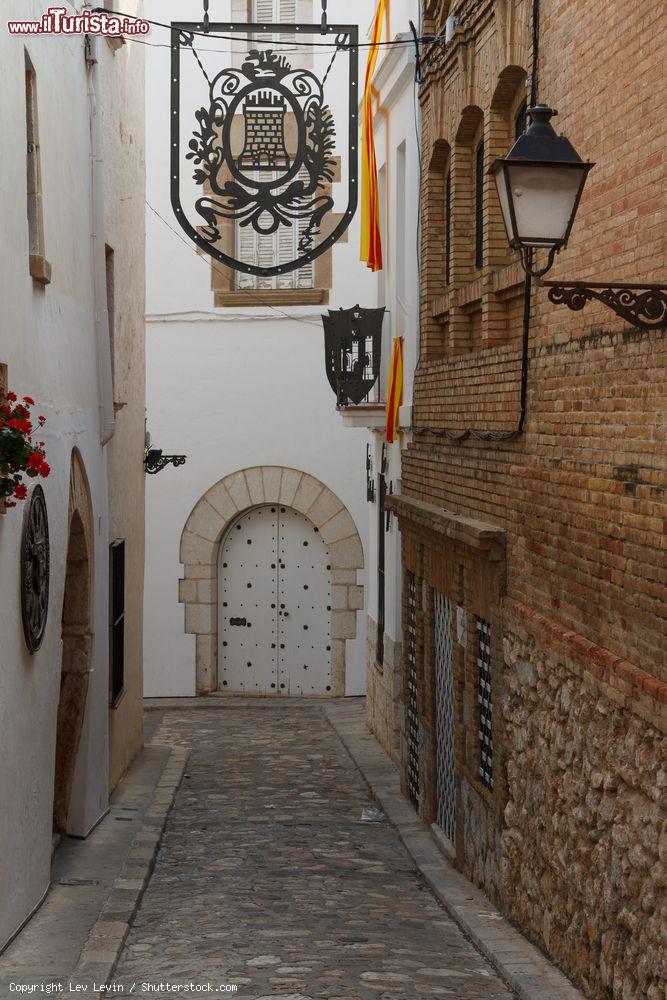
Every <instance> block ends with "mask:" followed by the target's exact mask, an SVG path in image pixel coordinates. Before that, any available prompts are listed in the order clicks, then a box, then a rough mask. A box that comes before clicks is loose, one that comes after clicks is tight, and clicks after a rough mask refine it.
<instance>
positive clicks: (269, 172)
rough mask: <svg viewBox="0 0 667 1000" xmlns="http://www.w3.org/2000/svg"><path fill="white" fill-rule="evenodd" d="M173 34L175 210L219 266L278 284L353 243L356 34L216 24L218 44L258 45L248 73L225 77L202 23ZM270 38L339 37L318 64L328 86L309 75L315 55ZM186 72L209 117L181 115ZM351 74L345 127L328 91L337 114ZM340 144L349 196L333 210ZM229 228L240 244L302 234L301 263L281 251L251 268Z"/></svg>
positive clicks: (297, 244)
mask: <svg viewBox="0 0 667 1000" xmlns="http://www.w3.org/2000/svg"><path fill="white" fill-rule="evenodd" d="M171 28H172V41H171V50H172V59H171V69H172V73H171V105H172V107H171V111H172V114H171V121H172V127H171V201H172V207H173V209H174V212H175V213H176V218H177V219H178V221H179V223H180V225H181V227H182V228H183V229H184V231H185V232H186V233H187V235H188V236H189V237H190V239H191V240H192V241H193V243H195V244H196V245H197V246H198V247H200V249H202V250H204V251H205V252H206V253H207V254H208V255H210V256H211V257H212V258H214V259H216V260H218V261H220V262H221V263H223V264H226V265H227V266H228V267H231V268H234V269H235V270H237V271H241V272H245V273H247V274H254V275H258V276H262V277H272V276H275V275H279V274H284V273H286V272H289V271H293V270H295V269H297V268H299V267H303V266H304V265H306V264H309V263H310V262H311V261H313V260H314V259H315V258H316V257H319V256H320V255H321V254H323V253H324V252H325V251H326V250H328V249H329V248H330V247H331V246H333V244H334V243H335V242H336V241H337V240H338V239H339V238H340V237H341V236H342V235H343V233H344V232H345V230H346V229H347V227H348V226H349V224H350V222H351V220H352V218H353V216H354V213H355V211H356V206H357V159H358V151H357V105H358V87H357V84H358V65H357V63H358V54H357V27H356V25H327V24H326V23H324V24H298V25H295V24H261V25H260V24H210V25H209V26H208V29H207V30H209V31H210V34H209V35H207V36H206V38H207V41H208V39H210V40H211V41H213V39H214V38H215V34H216V32H219V33H221V34H224V35H227V36H229V35H230V34H231V35H234V34H238V35H239V36H246V38H245V39H244V38H243V37H242V40H248V41H250V39H251V38H253V37H254V38H255V39H256V45H257V47H256V48H250V51H248V53H247V55H246V56H245V58H243V59H241V60H239V62H240V66H239V68H236V67H233V66H232V67H227V68H224V69H222V70H220V69H219V68H218V67H216V66H215V65H214V62H215V61H217V62H218V64H219V60H220V55H216V54H215V53H213V54H211V53H210V52H209V51H204V49H206V50H208V49H210V43H209V44H207V45H206V46H204V45H201V50H202V51H199V48H200V42H201V41H202V38H201V36H200V35H198V34H197V31H198V29H200V28H201V25H200V24H193V23H190V22H174V23H173V24H172V26H171ZM267 32H268V33H270V34H276V35H281V36H283V39H285V36H289V38H292V39H294V38H298V39H299V41H300V42H301V43H303V42H304V41H305V39H307V38H308V36H309V35H312V36H316V37H317V39H318V42H319V43H321V40H322V35H323V34H324V35H325V37H331V48H326V47H325V48H323V49H322V50H321V51H322V52H323V53H325V55H323V56H317V57H316V59H317V60H318V64H319V61H320V60H321V61H322V66H321V67H320V69H321V72H320V74H319V76H318V75H317V74H316V73H315V72H314V71H313V70H311V69H307V68H303V65H302V64H303V62H306V61H307V60H308V58H309V57H308V56H306V55H305V54H302V52H303V50H302V49H300V48H298V47H297V48H294V47H292V48H290V46H289V42H287V41H286V40H282V39H280V38H279V39H278V41H276V42H275V45H274V48H271V47H268V48H267V47H265V45H264V44H260V43H261V42H263V39H261V35H262V34H264V33H267ZM267 41H268V39H267ZM251 44H252V43H251ZM283 48H287V49H288V50H289V52H288V55H283V54H282V51H281V49H283ZM318 51H319V50H318ZM310 58H311V59H312V57H310ZM186 60H187V63H186ZM300 64H301V65H300ZM185 66H187V73H188V74H189V75H188V81H191V80H192V79H193V76H192V74H194V78H195V79H196V80H197V86H198V87H199V88H200V91H201V94H202V98H201V100H202V106H200V107H199V108H197V107H196V106H195V107H184V106H182V99H183V94H184V93H185V91H186V89H187V90H188V91H189V90H190V87H189V85H188V87H187V88H186V87H185V86H184V84H183V81H184V74H185V72H186V70H185V69H184V67H185ZM343 76H344V78H345V80H346V86H347V99H346V106H345V115H346V118H347V122H346V126H347V127H346V128H343V129H341V128H340V125H338V126H337V124H336V122H335V120H334V111H333V110H332V107H331V102H329V101H328V100H327V96H326V94H325V90H330V89H331V90H332V92H333V93H334V94H335V104H336V114H338V112H339V110H340V107H341V103H342V100H341V96H340V93H339V91H340V89H341V85H342V78H343ZM334 81H335V83H334ZM338 136H341V137H346V138H345V139H344V144H343V145H342V146H341V148H340V151H339V153H338V157H339V158H340V162H341V168H342V172H343V174H344V176H345V178H346V180H347V198H346V204H345V205H341V206H340V207H338V202H339V200H342V199H339V198H338V197H337V199H336V201H337V207H336V212H334V198H333V195H332V184H333V182H334V179H335V177H336V172H337V167H338V159H337V141H338V140H337V137H338ZM186 150H187V151H186ZM230 224H231V225H233V226H234V227H235V229H236V232H237V234H238V233H241V232H242V231H244V230H245V231H247V232H253V233H256V234H257V235H258V237H260V238H261V237H270V236H273V234H277V235H278V239H280V237H281V236H282V235H283V234H286V235H287V236H289V235H290V234H298V235H297V236H296V237H295V238H294V239H293V240H292V242H291V246H292V248H293V249H292V250H291V251H290V253H291V259H287V255H286V254H285V253H284V252H281V254H280V255H279V256H280V259H279V260H278V259H276V260H274V261H273V262H272V263H271V265H270V266H269V265H268V264H267V262H264V263H263V264H260V263H259V261H248V260H242V259H241V257H240V249H239V247H238V246H233V245H232V244H233V243H234V242H240V241H239V240H238V236H237V240H236V241H234V240H230V238H229V235H228V233H229V229H228V226H229V225H230ZM286 242H288V241H287V240H285V239H283V241H282V243H281V246H283V247H284V245H285V243H286Z"/></svg>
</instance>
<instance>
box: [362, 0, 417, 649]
mask: <svg viewBox="0 0 667 1000" xmlns="http://www.w3.org/2000/svg"><path fill="white" fill-rule="evenodd" d="M411 19H412V21H413V22H414V23H415V25H417V24H418V23H419V4H418V3H417V2H416V0H393V2H392V4H391V25H390V31H391V33H392V37H395V36H396V34H397V33H399V32H400V33H403V32H405V31H406V29H407V27H408V25H409V21H410V20H411ZM414 69H415V64H414V49H413V47H412V46H408V45H406V46H405V47H401V48H398V47H397V48H396V49H386V50H385V51H384V52H383V53H382V55H381V56H380V58H379V60H378V66H377V69H376V72H375V77H374V80H373V83H374V86H375V88H376V90H377V91H378V95H379V107H380V109H381V110H380V111H379V112H378V113H377V114H376V115H375V120H374V127H375V143H376V155H377V163H378V172H379V174H380V176H381V177H383V178H384V184H383V185H382V188H381V190H382V192H383V194H384V199H383V206H382V210H383V220H384V221H383V257H384V264H385V266H384V268H383V270H382V271H381V272H378V274H377V275H376V276H375V279H374V280H375V289H374V292H375V294H376V296H377V302H378V305H386V307H387V309H388V310H389V311H390V315H391V334H392V336H394V337H395V336H402V337H403V375H404V378H403V407H402V410H401V417H402V423H404V424H405V426H406V428H407V427H408V426H409V423H410V413H411V406H412V385H413V378H414V370H415V367H416V365H417V360H418V357H417V352H418V349H419V270H418V258H417V226H418V219H419V188H420V177H419V155H418V143H417V132H416V128H415V115H416V114H417V113H418V107H417V97H416V89H415V82H414ZM401 150H402V152H401ZM401 156H403V157H404V165H403V167H402V168H401V166H400V165H399V157H401ZM401 169H402V170H403V172H404V176H400V174H401ZM400 271H402V272H403V275H402V277H399V272H400ZM409 437H410V435H409V430H407V429H406V430H405V431H404V432H402V433H401V434H400V436H399V438H398V439H397V441H396V442H394V443H393V444H391V445H387V451H386V471H385V478H386V483H387V491H389V489H390V485H391V487H392V488H393V492H394V493H398V492H400V479H401V449H402V448H404V447H405V446H406V445H407V443H408V441H409ZM368 439H369V441H370V442H371V447H372V453H373V466H374V474H375V483H376V491H377V476H378V474H379V472H380V468H381V461H382V446H383V442H384V433H383V432H371V433H370V434H369V438H368ZM367 532H368V549H367V551H368V562H367V565H368V576H369V585H368V593H367V604H366V607H367V610H368V613H369V615H370V616H371V617H372V618H373V619H374V620H375V621H377V612H378V572H377V568H378V567H377V564H378V507H377V497H376V503H375V504H372V505H370V506H369V508H368V529H367ZM400 552H401V539H400V532H399V530H398V522H397V520H396V518H395V517H392V518H391V520H390V528H389V531H388V532H386V533H385V632H386V633H387V634H388V635H389V636H390V637H391V638H392V639H393V640H395V641H396V642H400V641H401V557H400Z"/></svg>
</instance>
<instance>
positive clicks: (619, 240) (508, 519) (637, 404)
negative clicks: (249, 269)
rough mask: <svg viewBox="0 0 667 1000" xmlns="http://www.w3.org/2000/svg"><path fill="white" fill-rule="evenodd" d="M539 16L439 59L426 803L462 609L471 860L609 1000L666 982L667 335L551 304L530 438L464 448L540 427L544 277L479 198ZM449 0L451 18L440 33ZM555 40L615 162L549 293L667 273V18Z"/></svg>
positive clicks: (426, 206) (565, 962)
mask: <svg viewBox="0 0 667 1000" xmlns="http://www.w3.org/2000/svg"><path fill="white" fill-rule="evenodd" d="M531 7H532V4H529V3H527V2H525V0H507V2H506V3H501V4H498V3H491V2H490V0H488V2H486V0H482V2H481V3H475V2H473V0H470V2H469V3H464V4H462V5H458V7H457V11H458V15H459V20H460V25H459V27H458V29H457V32H456V35H455V37H454V41H453V43H452V44H451V45H450V46H448V47H447V48H446V49H445V50H444V52H442V49H439V50H438V51H439V52H440V53H442V54H440V55H437V56H434V57H433V58H429V56H428V55H427V57H426V59H425V70H426V79H425V83H424V85H423V87H422V91H421V110H422V119H423V128H422V136H423V148H422V165H423V173H422V176H423V191H422V195H423V198H422V230H421V234H422V309H421V333H422V338H421V360H420V364H419V367H418V369H417V372H416V377H415V389H414V410H413V423H414V426H415V428H417V429H418V428H426V429H428V430H426V432H424V433H422V434H415V436H414V439H413V442H412V444H411V445H410V446H409V447H408V449H407V450H406V452H405V453H404V457H403V471H402V492H403V497H402V499H401V498H397V499H395V500H394V501H390V504H389V505H390V506H393V509H394V510H395V511H396V513H397V515H398V517H399V522H400V525H401V531H402V536H403V563H404V566H405V568H406V571H408V572H412V573H414V574H415V576H416V577H417V578H418V581H419V586H418V588H417V590H418V592H419V595H420V596H419V608H418V631H419V643H418V660H419V662H418V677H419V716H420V735H419V739H420V752H421V753H420V768H421V772H420V773H421V797H420V802H419V811H420V814H421V815H422V817H423V819H424V820H426V821H427V822H432V821H433V819H434V816H435V814H436V811H437V794H438V792H437V784H438V781H437V778H438V775H437V767H436V758H437V746H436V743H437V733H436V728H437V727H436V724H435V712H436V705H435V696H434V671H435V669H436V664H435V651H434V643H433V629H434V620H433V593H434V591H438V592H440V593H443V594H444V595H445V596H447V597H449V598H450V599H451V600H452V603H453V606H454V608H456V606H459V607H461V608H465V610H466V612H467V637H466V641H465V642H464V643H458V642H457V643H455V646H454V653H453V669H454V676H455V685H454V696H453V697H454V717H455V727H456V736H455V778H456V812H457V824H456V845H455V847H456V857H457V861H458V864H459V865H460V867H461V868H462V869H463V870H464V871H466V873H467V874H468V875H469V876H470V877H471V878H473V879H474V880H475V881H476V882H477V883H478V884H479V885H482V886H483V887H484V888H485V889H486V891H487V892H488V893H489V895H490V896H492V898H493V899H494V900H496V901H497V902H498V903H499V904H500V905H501V907H503V908H504V909H505V911H506V912H507V913H508V914H509V916H510V917H511V918H512V919H513V920H515V922H516V923H517V924H518V925H519V926H520V927H521V928H522V929H523V930H524V931H525V932H526V933H527V934H529V935H530V936H531V937H533V938H534V939H535V940H536V941H537V942H538V943H539V944H540V945H541V946H542V947H543V948H544V949H545V950H546V951H548V952H549V953H550V954H551V955H552V956H553V957H554V958H555V960H556V961H558V962H559V964H561V965H562V966H563V968H565V969H566V971H567V972H568V973H569V974H570V975H572V976H573V977H574V978H575V979H576V980H577V982H579V983H580V984H581V985H582V987H583V988H584V990H585V991H586V992H587V993H588V994H589V995H590V996H595V997H609V996H614V997H616V996H618V997H625V996H632V997H635V996H637V997H650V998H651V1000H653V998H657V997H658V996H661V995H662V992H663V990H664V989H665V986H666V985H667V977H666V975H665V970H664V968H663V967H661V965H660V957H659V954H658V950H657V949H658V937H657V933H658V932H657V926H658V923H659V914H660V908H661V906H664V887H663V886H664V883H663V882H662V881H661V880H662V879H664V870H663V867H662V866H663V865H664V861H665V856H664V855H665V849H666V848H665V847H664V845H663V847H662V848H661V850H662V854H661V855H660V857H658V837H659V832H660V829H661V824H662V823H663V821H664V812H662V811H661V808H660V800H661V796H662V797H664V789H663V788H662V784H661V782H662V781H664V771H663V770H661V768H662V767H663V764H664V740H663V736H664V733H665V727H666V723H665V704H666V703H667V657H666V656H665V653H666V652H667V641H666V639H667V636H666V630H665V615H664V611H665V605H664V584H665V574H664V543H665V527H664V526H665V523H667V521H666V520H665V513H666V511H665V506H664V484H665V468H664V466H665V462H664V456H665V444H664V435H663V431H664V413H665V384H666V380H665V362H666V360H667V358H666V351H665V331H664V329H662V330H653V331H645V330H644V331H642V330H638V329H631V328H629V326H628V324H627V323H624V321H622V320H621V319H620V318H618V317H617V316H616V315H615V314H614V313H612V312H611V311H609V310H608V309H606V308H605V307H603V306H601V305H595V304H592V305H589V306H587V307H586V309H585V310H584V311H583V312H581V313H572V312H570V311H568V310H567V309H565V308H564V307H559V306H555V305H552V304H550V303H549V302H548V300H547V295H546V291H545V290H544V289H541V288H533V291H532V295H531V302H530V305H531V324H530V342H529V372H528V385H527V420H526V424H525V433H524V434H523V435H521V436H520V437H518V438H517V439H516V440H514V441H512V442H504V443H501V442H496V443H490V442H483V441H478V440H476V439H475V438H474V437H469V438H468V439H467V440H466V441H464V442H462V443H458V444H457V443H453V442H451V441H448V440H447V438H446V437H445V436H444V435H443V432H444V429H448V430H450V431H453V432H459V433H460V432H462V431H465V430H466V429H469V428H475V429H478V430H494V431H508V430H511V429H513V428H515V427H516V426H517V421H518V417H519V407H520V369H521V335H522V315H523V291H524V287H523V283H522V272H521V271H520V269H519V267H518V264H517V262H516V260H515V259H514V257H513V255H512V254H511V253H510V252H509V251H508V249H507V245H506V238H505V234H504V229H503V227H502V221H501V219H500V213H499V208H498V205H497V200H496V196H495V191H494V189H493V187H492V184H493V182H492V180H491V179H490V178H488V177H487V179H486V182H485V186H484V190H483V206H484V245H483V249H484V253H483V263H482V267H481V268H477V267H475V266H474V257H473V255H472V247H473V242H472V241H473V237H474V219H473V213H472V205H473V195H474V191H473V188H472V186H471V185H472V184H473V173H474V171H473V160H472V154H473V152H474V150H475V149H476V147H477V144H478V142H479V141H480V138H482V139H483V141H484V149H485V161H486V162H485V168H486V169H488V166H489V165H490V163H491V162H492V160H493V159H494V158H495V157H496V156H498V155H502V154H504V153H505V152H506V151H507V149H508V148H509V147H510V146H511V144H512V141H513V129H514V126H515V117H516V115H517V114H518V112H519V110H520V107H521V103H522V101H523V99H524V98H525V95H526V86H525V82H526V78H530V76H531V73H532V71H533V67H532V56H531ZM447 8H448V5H447V4H444V3H440V4H437V3H431V4H430V5H429V7H428V10H427V11H426V14H427V17H428V18H430V21H428V22H427V25H426V27H427V29H428V28H429V25H430V26H431V27H433V26H434V25H436V26H437V25H442V24H443V22H444V17H445V16H446V14H447V12H448V10H447ZM540 26H541V27H540V61H539V72H538V81H539V88H538V95H539V99H540V100H542V101H546V102H548V103H550V104H551V105H552V106H553V107H555V108H557V109H558V111H559V117H558V118H557V119H556V120H555V125H556V128H557V129H558V130H559V131H562V132H563V133H564V134H566V135H567V136H568V138H569V139H570V140H571V141H572V143H573V144H574V146H575V148H576V149H577V150H578V151H579V153H580V154H581V156H582V158H584V159H589V160H594V161H597V165H596V167H595V168H594V170H593V171H592V172H591V174H590V176H589V179H588V182H587V187H586V190H585V193H584V197H583V199H582V202H581V205H580V209H579V213H578V217H577V221H576V222H575V226H574V230H573V234H572V237H571V245H570V247H569V248H568V249H566V250H565V251H563V253H562V254H561V255H560V257H559V258H558V261H557V263H556V265H555V267H554V270H553V273H552V274H551V275H549V277H550V278H551V277H553V278H558V277H562V278H564V279H572V280H585V279H588V280H591V281H593V280H597V281H604V280H611V279H616V280H619V281H626V282H636V283H641V282H651V281H653V282H658V281H660V279H661V278H662V279H663V280H664V264H665V240H666V236H665V232H666V227H665V205H664V188H665V179H666V173H667V171H666V170H665V149H667V143H666V141H665V138H666V137H665V125H664V121H663V115H662V112H661V111H660V108H664V104H665V98H666V96H667V78H666V77H665V74H664V72H662V70H661V65H662V59H663V52H664V48H665V40H666V35H667V23H666V19H665V17H664V14H663V13H662V12H661V11H660V9H659V7H658V6H654V5H650V4H649V5H647V4H643V3H640V2H638V0H633V2H627V3H624V4H621V3H620V2H618V3H617V2H613V3H610V4H606V5H604V20H602V19H601V9H600V4H599V3H598V2H596V0H576V2H575V0H570V2H563V0H541V3H540ZM434 51H435V50H434ZM448 173H450V184H451V190H452V202H451V204H452V222H451V230H450V232H451V245H452V249H451V255H450V283H449V285H446V283H445V261H444V245H445V218H446V216H445V212H444V195H445V184H446V177H447V174H448ZM494 533H495V534H496V539H495V542H494V541H493V535H494ZM404 613H405V608H404ZM477 617H481V618H483V619H484V620H485V621H488V622H489V623H490V624H491V635H492V683H491V686H492V692H491V695H492V697H491V701H492V703H493V757H494V768H493V788H492V789H490V788H488V787H485V786H484V784H483V783H481V782H480V780H479V776H478V775H477V774H476V773H475V769H476V766H477V755H478V751H479V747H478V744H477V742H476V741H477V740H478V731H479V719H478V715H477V713H478V711H479V709H478V702H477V693H478V691H477V684H478V681H479V677H478V672H477V669H476V658H475V650H474V631H473V629H474V621H475V619H476V618H477ZM404 621H405V619H404ZM452 627H453V625H452ZM405 675H406V670H405V668H404V685H405ZM404 763H405V745H403V764H404ZM662 837H663V839H664V833H663V834H662ZM639 844H641V845H642V847H641V850H639V848H638V847H637V845H639ZM591 845H595V846H591ZM661 887H662V888H661ZM661 893H662V895H661ZM538 914H540V915H541V916H540V918H539V919H538ZM638 942H644V946H640V944H638Z"/></svg>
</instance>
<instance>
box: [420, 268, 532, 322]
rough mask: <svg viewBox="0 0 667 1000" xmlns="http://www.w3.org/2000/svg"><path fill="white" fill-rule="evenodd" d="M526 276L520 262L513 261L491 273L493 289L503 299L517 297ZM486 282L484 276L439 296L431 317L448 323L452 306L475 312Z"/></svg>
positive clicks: (435, 301)
mask: <svg viewBox="0 0 667 1000" xmlns="http://www.w3.org/2000/svg"><path fill="white" fill-rule="evenodd" d="M524 280H525V274H524V272H523V270H522V268H521V264H520V263H519V261H513V262H512V263H511V264H508V265H507V266H506V267H501V268H498V270H496V271H492V272H491V287H492V289H493V291H494V293H495V294H496V295H497V296H498V297H499V298H501V299H504V298H508V297H511V296H512V295H515V294H516V292H517V290H518V289H520V288H522V287H523V284H524ZM484 286H485V281H484V278H483V276H482V275H479V277H477V278H475V279H474V280H473V281H468V282H467V283H466V284H465V285H462V286H460V287H459V288H449V289H447V291H446V292H445V293H444V295H437V296H436V297H435V298H434V299H433V302H432V305H431V315H432V317H433V319H436V320H438V321H439V322H441V323H442V322H446V321H447V319H448V317H449V313H450V310H451V308H452V306H458V307H459V308H460V309H466V310H474V309H476V308H478V307H479V303H480V302H481V300H482V295H483V291H484Z"/></svg>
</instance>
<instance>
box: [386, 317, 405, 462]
mask: <svg viewBox="0 0 667 1000" xmlns="http://www.w3.org/2000/svg"><path fill="white" fill-rule="evenodd" d="M402 402H403V338H402V337H394V344H393V347H392V350H391V367H390V369H389V386H388V389H387V430H386V434H385V439H386V440H387V441H388V442H389V444H391V443H392V441H395V440H396V435H397V433H398V410H399V407H400V405H401V403H402Z"/></svg>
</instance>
